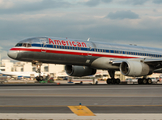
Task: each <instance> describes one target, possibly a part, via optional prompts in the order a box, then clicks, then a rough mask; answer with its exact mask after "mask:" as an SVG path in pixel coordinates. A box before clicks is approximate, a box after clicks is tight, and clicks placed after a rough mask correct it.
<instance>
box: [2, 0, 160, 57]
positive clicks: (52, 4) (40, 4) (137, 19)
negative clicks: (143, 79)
mask: <svg viewBox="0 0 162 120" xmlns="http://www.w3.org/2000/svg"><path fill="white" fill-rule="evenodd" d="M42 36H50V37H63V38H65V37H67V38H74V39H83V40H87V39H88V38H90V41H102V42H112V43H118V44H136V45H139V46H149V47H158V48H162V44H161V43H162V40H161V39H162V0H0V43H1V44H0V51H1V55H2V58H8V57H7V51H8V50H9V49H10V48H11V47H13V46H14V45H15V44H16V43H17V42H19V41H21V40H23V39H25V38H30V37H42Z"/></svg>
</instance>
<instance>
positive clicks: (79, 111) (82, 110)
mask: <svg viewBox="0 0 162 120" xmlns="http://www.w3.org/2000/svg"><path fill="white" fill-rule="evenodd" d="M68 107H69V109H70V110H71V111H72V112H73V113H75V114H76V115H78V116H96V115H95V114H94V113H93V112H92V111H91V110H90V109H89V108H87V107H86V106H68Z"/></svg>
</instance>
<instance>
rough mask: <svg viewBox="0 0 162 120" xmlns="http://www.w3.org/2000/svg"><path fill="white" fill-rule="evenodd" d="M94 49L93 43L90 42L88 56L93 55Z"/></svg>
mask: <svg viewBox="0 0 162 120" xmlns="http://www.w3.org/2000/svg"><path fill="white" fill-rule="evenodd" d="M92 51H93V45H92V44H91V43H89V44H88V52H87V54H88V56H92Z"/></svg>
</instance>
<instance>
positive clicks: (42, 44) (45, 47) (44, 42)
mask: <svg viewBox="0 0 162 120" xmlns="http://www.w3.org/2000/svg"><path fill="white" fill-rule="evenodd" d="M40 42H41V46H42V47H41V52H46V50H47V43H48V42H47V39H46V38H43V39H42V38H41V39H40Z"/></svg>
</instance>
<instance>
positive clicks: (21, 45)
mask: <svg viewBox="0 0 162 120" xmlns="http://www.w3.org/2000/svg"><path fill="white" fill-rule="evenodd" d="M15 47H31V44H30V43H17V44H16V45H15Z"/></svg>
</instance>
